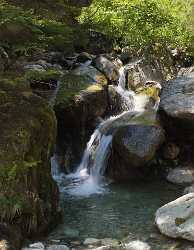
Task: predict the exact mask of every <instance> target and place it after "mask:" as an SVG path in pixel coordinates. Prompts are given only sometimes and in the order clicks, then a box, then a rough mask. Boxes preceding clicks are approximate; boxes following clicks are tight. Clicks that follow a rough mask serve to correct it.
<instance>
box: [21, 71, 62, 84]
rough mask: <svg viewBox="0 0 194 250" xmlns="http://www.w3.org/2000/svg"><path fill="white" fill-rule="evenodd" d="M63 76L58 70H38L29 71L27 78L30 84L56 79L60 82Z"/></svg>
mask: <svg viewBox="0 0 194 250" xmlns="http://www.w3.org/2000/svg"><path fill="white" fill-rule="evenodd" d="M60 76H61V72H59V71H57V70H47V71H37V70H29V71H28V72H27V73H26V74H25V78H26V80H27V81H28V82H31V81H33V80H35V81H41V80H44V81H46V80H50V79H55V80H59V78H60Z"/></svg>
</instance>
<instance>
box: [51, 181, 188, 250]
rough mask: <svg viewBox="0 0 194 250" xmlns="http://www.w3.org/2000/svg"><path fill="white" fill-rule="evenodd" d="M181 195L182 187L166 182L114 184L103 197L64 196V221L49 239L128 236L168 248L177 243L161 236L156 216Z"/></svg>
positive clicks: (101, 195) (62, 204)
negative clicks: (157, 211) (164, 206)
mask: <svg viewBox="0 0 194 250" xmlns="http://www.w3.org/2000/svg"><path fill="white" fill-rule="evenodd" d="M181 193H182V190H180V188H178V187H177V186H174V185H171V184H169V183H166V182H163V181H162V182H161V181H155V182H152V183H150V182H145V183H133V184H122V185H121V184H120V185H118V184H117V185H116V184H114V185H113V184H112V185H109V186H108V189H107V191H106V192H105V193H104V194H99V195H96V194H95V195H91V196H90V197H77V196H76V197H73V196H70V195H67V194H65V193H62V194H61V206H62V208H63V221H62V222H61V224H60V225H59V226H58V227H57V228H56V229H55V230H54V231H53V232H52V233H51V235H50V236H49V237H50V238H54V239H60V240H62V241H64V242H65V243H67V242H68V243H69V242H71V241H80V242H82V241H83V240H84V239H86V238H99V239H102V238H114V239H118V240H123V239H124V238H126V237H128V238H129V239H140V240H144V241H147V242H149V243H150V244H151V245H152V246H154V248H153V249H156V250H159V249H169V248H168V246H169V244H172V243H174V241H173V240H170V239H167V238H166V237H163V236H162V235H160V234H159V232H158V230H157V229H156V227H155V225H154V217H155V216H154V215H155V212H156V210H157V209H158V208H159V207H161V206H162V205H164V204H166V203H168V202H170V201H172V200H174V199H176V198H178V197H179V196H180V195H181ZM180 244H183V245H184V244H185V243H184V242H182V243H180ZM180 249H186V248H180Z"/></svg>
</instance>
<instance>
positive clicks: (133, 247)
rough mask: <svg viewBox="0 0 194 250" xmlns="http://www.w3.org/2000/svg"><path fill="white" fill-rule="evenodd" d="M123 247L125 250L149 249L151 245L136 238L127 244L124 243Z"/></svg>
mask: <svg viewBox="0 0 194 250" xmlns="http://www.w3.org/2000/svg"><path fill="white" fill-rule="evenodd" d="M125 249H126V250H150V249H151V247H150V246H149V245H148V244H147V243H145V242H142V241H139V240H136V241H132V242H130V243H129V244H125Z"/></svg>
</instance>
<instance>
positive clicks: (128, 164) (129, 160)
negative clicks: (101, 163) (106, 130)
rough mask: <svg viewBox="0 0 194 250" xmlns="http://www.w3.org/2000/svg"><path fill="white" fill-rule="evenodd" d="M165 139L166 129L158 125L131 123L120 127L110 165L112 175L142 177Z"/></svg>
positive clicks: (123, 177)
mask: <svg viewBox="0 0 194 250" xmlns="http://www.w3.org/2000/svg"><path fill="white" fill-rule="evenodd" d="M164 139H165V136H164V131H163V129H162V128H161V127H160V126H158V125H153V124H152V125H143V124H131V125H128V126H124V127H120V128H118V130H117V132H116V133H115V134H114V136H113V143H112V153H111V157H110V160H109V166H108V168H109V170H108V171H110V172H109V174H110V175H111V177H113V178H114V179H130V178H131V179H133V178H139V177H141V171H142V170H143V169H144V168H145V167H146V166H147V165H148V164H149V162H150V161H151V160H153V158H154V157H155V154H156V152H157V150H158V149H159V147H160V145H161V144H162V143H163V142H164Z"/></svg>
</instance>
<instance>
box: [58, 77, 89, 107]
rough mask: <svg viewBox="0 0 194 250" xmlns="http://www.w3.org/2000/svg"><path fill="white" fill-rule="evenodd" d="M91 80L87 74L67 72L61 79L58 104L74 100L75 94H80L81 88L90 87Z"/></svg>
mask: <svg viewBox="0 0 194 250" xmlns="http://www.w3.org/2000/svg"><path fill="white" fill-rule="evenodd" d="M90 81H91V80H90V79H89V78H88V77H86V76H79V75H73V74H67V75H64V76H63V79H62V80H61V84H60V88H59V91H58V94H57V97H56V105H57V104H65V105H66V104H68V103H71V101H73V99H74V97H75V95H78V94H79V93H80V91H81V90H84V89H86V88H88V87H89V86H90V85H91V82H90Z"/></svg>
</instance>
